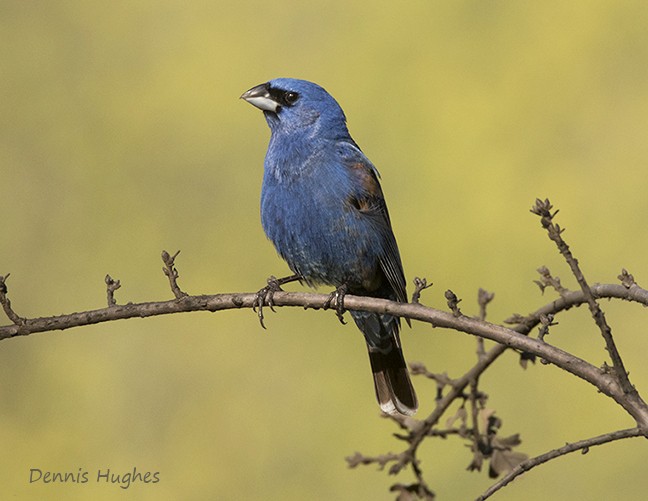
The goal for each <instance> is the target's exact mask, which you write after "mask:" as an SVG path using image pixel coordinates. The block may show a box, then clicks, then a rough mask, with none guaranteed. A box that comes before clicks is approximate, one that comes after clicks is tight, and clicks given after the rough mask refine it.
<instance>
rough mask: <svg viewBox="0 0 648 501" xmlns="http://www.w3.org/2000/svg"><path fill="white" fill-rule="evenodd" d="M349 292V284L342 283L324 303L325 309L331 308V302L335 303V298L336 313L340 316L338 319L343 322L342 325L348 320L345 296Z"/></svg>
mask: <svg viewBox="0 0 648 501" xmlns="http://www.w3.org/2000/svg"><path fill="white" fill-rule="evenodd" d="M346 293H347V286H346V285H340V286H339V287H338V288H337V289H335V290H334V291H333V292H331V294H329V297H328V299H327V300H326V302H325V303H324V309H325V310H328V309H329V308H331V303H333V300H335V314H336V315H337V317H338V320H339V321H340V322H341V323H342V325H345V324H346V322H345V321H344V312H345V311H346V310H345V309H344V296H346Z"/></svg>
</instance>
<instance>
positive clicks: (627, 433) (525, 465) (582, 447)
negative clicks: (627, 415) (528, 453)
mask: <svg viewBox="0 0 648 501" xmlns="http://www.w3.org/2000/svg"><path fill="white" fill-rule="evenodd" d="M640 436H645V431H642V430H641V429H640V428H629V429H627V430H618V431H613V432H611V433H605V434H604V435H599V436H597V437H592V438H588V439H585V440H581V441H579V442H574V443H571V444H567V445H564V446H563V447H559V448H558V449H554V450H552V451H549V452H546V453H545V454H541V455H539V456H536V457H534V458H529V459H527V460H525V461H522V462H521V463H520V464H518V465H517V466H516V467H515V468H513V469H512V470H511V471H510V472H509V473H508V474H506V475H505V476H503V477H502V478H501V479H500V480H498V481H497V482H496V483H494V484H493V485H491V486H490V487H489V488H488V489H487V490H486V491H485V492H484V494H482V495H481V496H479V497H478V498H477V499H476V501H485V500H486V499H488V498H489V497H491V496H492V495H493V494H495V493H496V492H497V491H498V490H500V489H501V488H502V487H504V486H505V485H508V484H509V483H511V482H512V481H513V480H514V479H515V478H517V477H519V476H520V475H522V474H523V473H525V472H527V471H529V470H531V469H532V468H535V467H536V466H539V465H541V464H543V463H546V462H547V461H550V460H552V459H555V458H557V457H560V456H564V455H566V454H569V453H572V452H576V451H582V453H583V454H587V452H589V448H590V447H594V446H596V445H602V444H607V443H609V442H614V441H615V440H621V439H624V438H632V437H640Z"/></svg>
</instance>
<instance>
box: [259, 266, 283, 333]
mask: <svg viewBox="0 0 648 501" xmlns="http://www.w3.org/2000/svg"><path fill="white" fill-rule="evenodd" d="M280 290H282V288H281V282H280V281H279V280H277V277H275V276H274V275H271V276H270V278H268V285H266V286H265V287H264V288H263V289H261V290H259V292H257V293H256V298H255V299H254V304H253V305H252V309H253V310H254V311H255V312H256V313H257V315H258V316H259V323H260V324H261V327H263V328H264V329H265V328H266V326H265V324H264V323H263V306H264V305H268V306H269V307H270V310H271V311H275V309H274V301H273V298H274V293H275V292H277V291H280Z"/></svg>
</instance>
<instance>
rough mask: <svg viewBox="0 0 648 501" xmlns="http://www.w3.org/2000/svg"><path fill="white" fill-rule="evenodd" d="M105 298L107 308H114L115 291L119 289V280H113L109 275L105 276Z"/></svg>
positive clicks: (115, 302)
mask: <svg viewBox="0 0 648 501" xmlns="http://www.w3.org/2000/svg"><path fill="white" fill-rule="evenodd" d="M105 282H106V298H107V299H108V307H112V306H115V305H116V304H117V301H115V291H116V290H117V289H119V288H120V287H121V283H120V282H119V280H113V278H112V277H111V276H110V275H106V278H105Z"/></svg>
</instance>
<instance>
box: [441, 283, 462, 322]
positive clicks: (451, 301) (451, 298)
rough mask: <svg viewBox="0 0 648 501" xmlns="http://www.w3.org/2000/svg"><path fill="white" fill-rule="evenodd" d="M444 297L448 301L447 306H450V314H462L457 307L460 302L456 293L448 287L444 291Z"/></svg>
mask: <svg viewBox="0 0 648 501" xmlns="http://www.w3.org/2000/svg"><path fill="white" fill-rule="evenodd" d="M445 298H446V300H447V301H448V308H450V310H451V311H452V314H453V315H454V316H455V317H460V316H461V315H462V313H461V310H460V309H459V303H460V302H461V299H459V298H458V297H457V295H456V294H455V293H454V292H452V291H451V290H450V289H448V290H447V291H446V292H445Z"/></svg>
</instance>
